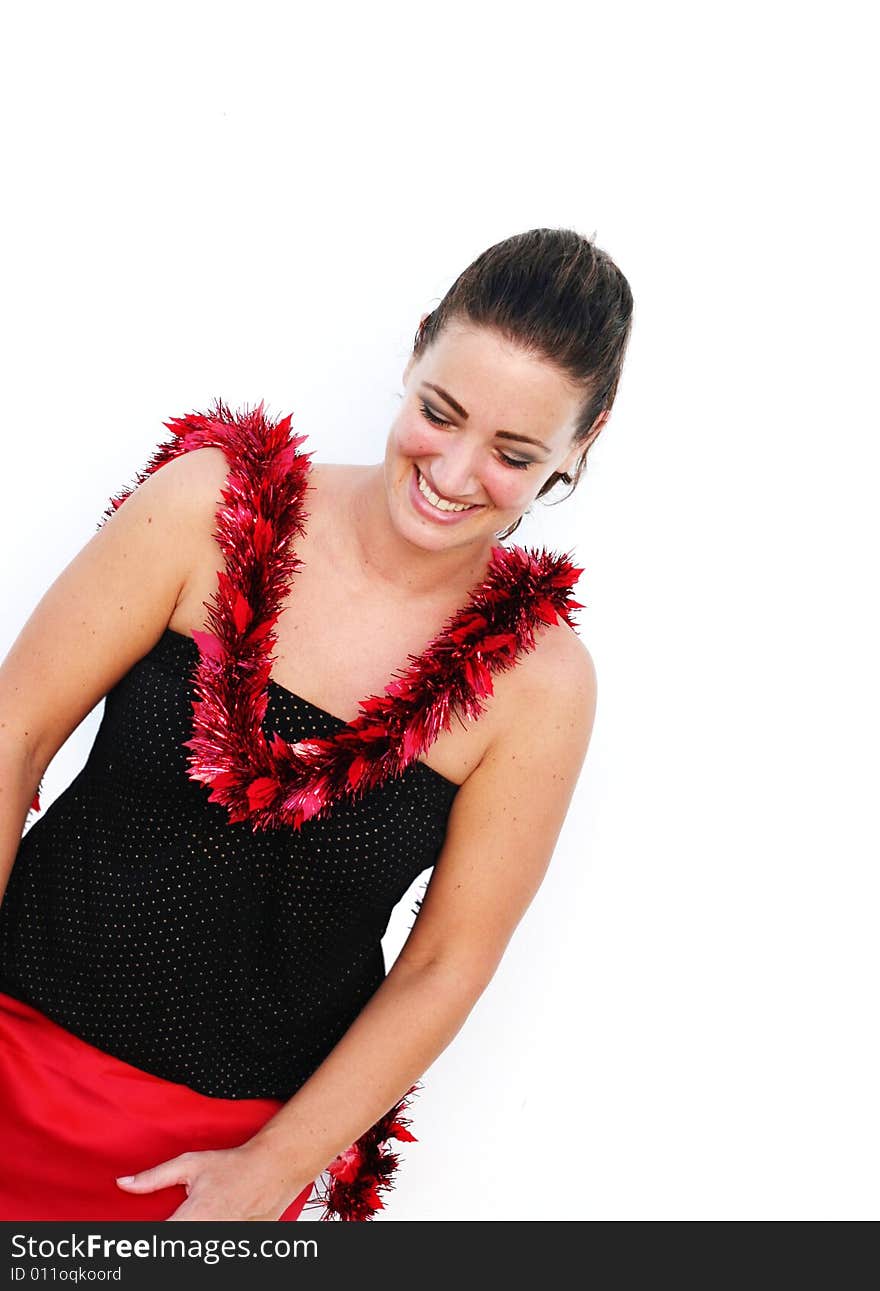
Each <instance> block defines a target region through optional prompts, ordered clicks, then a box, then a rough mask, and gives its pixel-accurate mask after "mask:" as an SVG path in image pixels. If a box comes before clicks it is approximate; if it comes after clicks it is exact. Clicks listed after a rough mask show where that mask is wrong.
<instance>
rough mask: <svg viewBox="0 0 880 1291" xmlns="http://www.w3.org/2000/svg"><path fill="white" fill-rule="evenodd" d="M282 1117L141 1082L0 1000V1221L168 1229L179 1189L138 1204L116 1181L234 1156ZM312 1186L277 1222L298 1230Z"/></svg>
mask: <svg viewBox="0 0 880 1291" xmlns="http://www.w3.org/2000/svg"><path fill="white" fill-rule="evenodd" d="M283 1106H284V1104H283V1102H281V1101H279V1100H277V1099H273V1098H210V1097H208V1096H207V1095H205V1094H199V1093H197V1092H196V1091H195V1090H194V1089H189V1088H187V1086H186V1085H178V1084H175V1083H174V1082H172V1081H168V1080H162V1079H161V1078H160V1077H158V1076H151V1075H150V1074H149V1073H148V1072H145V1071H141V1070H140V1069H139V1068H137V1067H131V1066H129V1064H128V1063H127V1062H122V1061H121V1060H120V1059H118V1058H113V1057H111V1056H110V1055H109V1054H106V1053H103V1052H102V1051H101V1050H100V1049H96V1048H94V1047H93V1046H92V1045H90V1044H87V1043H86V1042H85V1041H84V1040H80V1039H79V1037H78V1036H75V1035H72V1034H71V1033H70V1032H69V1031H66V1030H64V1028H63V1027H60V1026H58V1025H57V1024H56V1023H55V1022H52V1021H51V1020H50V1019H49V1018H47V1017H45V1015H44V1014H42V1013H40V1012H38V1011H37V1010H36V1009H33V1008H31V1007H30V1005H28V1004H23V1003H21V1001H19V1000H16V999H13V998H12V997H11V996H10V995H6V994H4V993H3V992H2V991H0V1144H2V1150H0V1219H20V1220H45V1219H55V1220H138V1219H141V1220H161V1219H167V1218H168V1217H169V1215H172V1214H173V1213H174V1211H175V1210H176V1209H177V1208H178V1206H179V1205H180V1204H181V1203H182V1202H183V1201H184V1200H185V1199H186V1189H185V1188H184V1187H183V1185H182V1184H175V1185H173V1186H172V1187H170V1188H161V1189H159V1191H158V1192H149V1193H141V1194H136V1193H130V1192H124V1191H123V1190H122V1189H121V1188H120V1187H118V1186H117V1184H116V1179H117V1178H118V1177H119V1176H121V1175H126V1174H137V1173H138V1172H139V1171H141V1170H147V1169H149V1168H150V1167H151V1166H155V1165H160V1164H161V1162H163V1161H167V1160H169V1159H170V1158H171V1157H176V1156H179V1155H180V1154H181V1153H182V1152H199V1151H207V1150H211V1149H218V1148H232V1147H238V1146H239V1144H241V1143H243V1142H245V1141H246V1140H247V1139H249V1138H250V1137H251V1136H252V1135H253V1134H255V1133H256V1131H257V1130H258V1129H259V1128H260V1127H261V1126H262V1125H264V1124H265V1123H266V1121H267V1120H269V1119H270V1117H272V1116H274V1115H275V1113H276V1112H277V1111H278V1110H279V1108H281V1107H283ZM312 1186H313V1185H312V1184H309V1185H308V1187H306V1188H304V1189H303V1191H302V1192H301V1193H300V1194H299V1196H298V1197H296V1198H295V1200H294V1201H292V1202H291V1204H290V1205H289V1206H288V1208H287V1210H285V1212H284V1214H283V1215H282V1216H281V1218H282V1219H283V1220H292V1219H297V1218H298V1216H299V1214H300V1212H301V1211H302V1209H303V1206H304V1205H305V1204H306V1202H307V1201H308V1198H309V1194H310V1193H311V1190H312Z"/></svg>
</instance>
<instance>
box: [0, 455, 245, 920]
mask: <svg viewBox="0 0 880 1291" xmlns="http://www.w3.org/2000/svg"><path fill="white" fill-rule="evenodd" d="M228 471H229V466H228V463H227V461H226V458H225V455H224V453H223V451H222V449H220V448H199V449H193V450H190V451H189V452H185V453H182V454H181V455H180V456H179V457H175V458H172V459H171V461H169V462H166V463H165V465H164V466H162V467H161V468H160V469H159V470H157V471H155V472H154V473H153V474H151V475H149V476H148V477H147V479H146V480H144V482H143V483H142V484H140V485H139V486H138V487H137V488H136V489H135V490H134V492H133V493H131V494H130V495H129V496H128V498H127V499H126V501H125V502H124V503H123V505H122V506H120V507H119V508H118V509H117V510H116V511H115V512H114V514H113V515H112V516H110V518H109V519H107V520H105V521H104V523H103V525H102V526H101V528H100V529H98V531H97V532H96V533H95V535H94V536H93V537H92V538H91V539H90V540H89V542H87V543H86V545H85V547H83V548H82V550H81V551H80V552H79V553H78V554H77V555H76V556H75V557H74V559H73V560H72V561H71V562H70V564H69V565H68V566H67V567H66V568H65V569H64V570H62V572H61V573H60V574H59V576H58V578H56V580H55V582H54V583H52V585H51V587H49V589H48V591H47V592H46V593H45V595H44V596H43V597H42V599H41V600H40V601H39V603H38V604H37V606H36V608H35V609H34V611H33V613H32V614H31V616H30V617H29V618H28V620H27V622H26V623H25V625H24V627H23V628H22V630H21V632H20V633H19V635H18V637H17V638H16V639H15V641H14V642H13V644H12V646H11V648H10V650H9V652H8V654H7V655H6V658H5V659H4V661H3V663H2V664H0V900H2V897H3V893H4V892H5V891H6V884H7V882H8V880H9V874H10V871H11V869H12V865H13V862H14V860H15V856H16V854H17V852H18V847H19V843H20V841H21V835H22V830H23V829H24V826H25V822H26V820H27V813H28V810H29V808H30V805H31V802H32V801H33V797H34V794H35V793H36V791H37V788H38V786H39V783H40V780H41V779H42V777H43V774H44V772H45V770H46V767H47V766H48V765H49V763H50V762H51V760H52V758H53V757H54V756H55V754H56V753H57V752H58V750H59V748H60V747H61V745H62V744H63V743H64V742H65V740H66V739H67V738H68V736H69V735H70V734H71V733H72V732H73V731H74V730H75V729H76V727H77V726H78V725H79V724H80V722H81V721H82V720H83V718H84V717H86V716H87V714H88V713H90V712H91V711H92V709H93V708H94V707H95V705H96V704H97V703H99V701H100V700H101V699H103V697H104V696H105V695H106V694H107V692H108V691H110V690H112V688H113V687H114V686H115V685H116V683H117V682H118V681H119V680H120V678H122V677H123V676H125V674H126V673H127V672H128V671H129V669H130V668H132V667H133V666H134V664H135V663H136V662H137V661H138V659H141V658H143V656H144V655H145V654H147V653H148V652H149V651H150V650H151V649H152V648H153V646H154V645H155V644H156V642H157V641H158V640H159V637H160V636H161V635H162V633H163V632H164V630H165V628H166V627H167V626H168V623H169V621H170V619H171V616H172V614H173V613H174V609H175V606H176V605H177V604H178V601H179V599H180V596H181V594H182V592H183V590H184V588H185V587H186V585H187V580H188V578H189V576H190V574H191V573H192V571H193V569H194V568H195V567H196V565H197V563H198V561H199V559H200V558H204V555H205V552H206V546H205V544H206V543H210V542H212V541H213V542H214V548H215V551H216V552H217V553H218V556H217V560H218V568H219V567H220V561H221V559H222V558H221V557H220V555H219V550H220V549H219V547H218V546H217V544H216V541H215V540H213V539H212V534H213V530H214V527H215V518H216V511H217V507H218V506H219V505H220V502H221V490H222V488H223V485H224V483H225V480H226V477H227V474H228Z"/></svg>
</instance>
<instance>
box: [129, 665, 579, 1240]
mask: <svg viewBox="0 0 880 1291" xmlns="http://www.w3.org/2000/svg"><path fill="white" fill-rule="evenodd" d="M554 662H555V664H556V665H557V666H558V669H559V670H558V671H556V675H553V672H554V670H553V669H550V670H548V669H546V668H545V669H544V670H543V671H542V672H541V673H540V675H537V674H536V675H535V677H533V679H532V680H531V681H530V683H529V685H528V686H526V687H524V688H523V689H522V691H521V694H520V696H519V699H518V703H517V709H518V716H517V717H516V719H515V720H514V722H513V724H512V725H513V728H514V729H512V730H511V731H510V733H509V735H508V736H507V737H506V738H501V739H499V740H498V741H496V743H495V744H494V745H493V747H492V748H490V750H489V751H488V752H487V754H486V755H485V757H484V758H483V760H482V762H481V763H480V765H479V767H477V769H476V770H475V771H474V772H473V773H472V774H471V775H470V776H469V777H468V779H467V781H466V782H465V784H464V785H463V786H462V788H461V789H460V790H459V792H458V794H457V795H456V798H455V802H454V805H453V810H452V812H451V813H450V819H449V824H448V828H447V834H446V840H445V843H444V846H443V849H442V852H441V855H440V858H439V859H438V862H437V864H436V866H435V869H434V873H433V875H432V878H431V882H430V884H429V887H428V891H427V893H426V896H425V899H424V902H423V903H422V907H421V910H420V912H419V917H418V919H417V920H416V923H415V926H414V928H413V930H412V932H411V933H410V935H409V937H408V939H407V941H406V944H405V946H404V948H403V950H402V951H401V953H400V955H399V956H398V959H397V961H396V963H395V964H394V965H393V967H392V969H391V971H390V972H389V973H388V976H387V977H386V979H385V981H384V982H383V983H382V985H381V986H380V987H379V989H378V990H377V991H376V992H375V994H374V995H373V996H372V998H371V999H370V1000H369V1002H368V1003H367V1005H366V1006H365V1007H364V1009H363V1010H362V1011H361V1013H360V1014H359V1015H358V1017H357V1018H356V1019H355V1021H354V1023H353V1024H352V1025H351V1026H350V1027H349V1029H348V1030H347V1031H346V1033H345V1035H344V1036H343V1037H342V1039H341V1040H340V1041H339V1043H338V1044H337V1045H336V1046H335V1047H334V1049H333V1050H332V1051H331V1053H330V1054H329V1055H328V1056H327V1058H326V1059H325V1060H324V1062H323V1063H322V1064H321V1065H320V1067H318V1069H317V1070H316V1071H315V1072H314V1073H313V1074H312V1076H311V1077H310V1078H309V1079H308V1080H307V1081H306V1082H305V1083H304V1084H303V1085H302V1086H301V1087H300V1089H299V1090H297V1092H296V1094H294V1096H293V1097H292V1098H291V1099H290V1100H289V1101H288V1102H287V1103H285V1105H284V1106H283V1107H282V1108H281V1109H280V1110H279V1111H278V1112H277V1113H276V1114H275V1115H274V1116H273V1117H272V1118H271V1120H269V1121H267V1123H266V1124H265V1125H264V1126H263V1127H262V1128H261V1129H260V1130H259V1131H258V1133H257V1134H256V1135H255V1136H254V1137H253V1138H252V1139H250V1140H249V1141H248V1142H247V1143H245V1144H243V1145H242V1147H241V1148H238V1149H234V1150H233V1151H232V1152H231V1153H230V1152H209V1153H199V1152H193V1153H185V1154H184V1155H183V1156H182V1157H177V1158H174V1160H173V1161H170V1162H164V1163H162V1164H161V1165H158V1166H155V1167H153V1168H152V1169H150V1170H145V1171H142V1172H140V1174H138V1175H136V1176H134V1177H133V1182H132V1183H127V1184H125V1185H123V1186H125V1187H130V1188H131V1189H132V1190H133V1191H153V1190H155V1189H157V1188H162V1187H168V1186H170V1185H171V1184H173V1183H185V1184H187V1188H188V1192H189V1195H188V1197H187V1200H186V1201H185V1202H184V1203H183V1204H182V1205H181V1206H180V1207H179V1208H178V1210H177V1211H176V1212H175V1214H174V1215H173V1216H172V1219H222V1218H262V1219H266V1218H274V1219H277V1218H278V1216H279V1215H280V1214H281V1213H283V1211H284V1209H286V1207H287V1206H288V1205H289V1204H290V1202H291V1201H292V1200H293V1198H294V1197H296V1196H297V1195H298V1193H299V1192H301V1191H302V1189H303V1188H304V1187H305V1186H306V1185H307V1184H308V1183H309V1182H311V1180H312V1179H314V1178H315V1177H317V1175H319V1174H320V1173H321V1171H322V1170H324V1169H325V1168H326V1166H327V1165H328V1164H329V1162H330V1161H332V1160H333V1158H334V1157H335V1156H336V1155H338V1153H340V1152H342V1151H344V1150H345V1149H346V1148H347V1147H348V1146H349V1145H350V1144H352V1143H354V1142H355V1141H356V1140H357V1139H358V1138H359V1137H360V1135H361V1134H363V1133H364V1132H365V1131H366V1130H368V1129H369V1128H370V1127H371V1126H372V1125H374V1124H375V1122H376V1121H377V1120H378V1119H379V1118H380V1117H381V1116H383V1115H384V1114H385V1113H386V1112H387V1111H388V1110H389V1109H390V1108H391V1107H393V1106H394V1104H395V1103H396V1102H397V1101H398V1099H400V1098H401V1097H402V1096H403V1095H404V1094H405V1093H406V1092H407V1090H408V1089H409V1088H410V1086H411V1085H412V1084H413V1083H414V1082H415V1081H416V1080H417V1079H418V1078H419V1077H420V1076H421V1075H422V1074H423V1073H424V1071H425V1070H426V1069H427V1068H428V1067H429V1066H430V1065H431V1063H432V1062H433V1061H434V1060H435V1059H436V1058H437V1057H438V1056H439V1054H440V1053H442V1051H443V1050H444V1049H445V1048H446V1047H447V1045H448V1044H449V1042H450V1041H451V1040H452V1039H453V1037H454V1036H455V1035H456V1033H457V1032H458V1031H459V1029H460V1028H461V1026H462V1025H463V1023H464V1022H465V1020H466V1018H467V1016H468V1014H469V1013H470V1011H471V1009H472V1008H473V1006H474V1004H475V1003H476V1001H477V1000H478V999H479V997H480V995H481V994H482V993H483V991H484V990H485V988H486V986H487V984H488V983H489V981H490V980H491V978H492V976H493V974H494V972H495V969H496V967H497V965H498V963H499V961H500V959H501V957H502V955H503V953H504V949H505V947H506V945H507V943H508V941H509V939H510V937H511V935H512V933H513V931H514V929H515V928H516V925H517V924H518V922H519V920H520V919H521V917H522V915H523V914H524V912H525V910H526V909H527V907H528V905H529V904H530V902H531V900H532V897H533V896H534V894H535V892H536V891H537V889H538V887H539V886H540V883H541V880H542V878H543V876H544V873H545V871H546V869H547V866H548V864H549V861H550V857H551V855H552V853H553V849H554V847H555V845H556V840H557V837H558V835H559V830H560V828H561V826H562V822H563V820H564V818H565V815H566V812H567V810H568V806H569V802H570V800H571V795H572V793H573V791H574V787H575V784H576V782H577V778H578V774H579V772H580V768H581V765H582V763H583V760H584V757H585V754H586V750H587V746H588V743H589V739H590V735H591V731H592V725H593V718H594V712H595V703H596V683H595V671H594V669H593V664H592V659H591V658H590V656H589V654H588V653H587V651H586V650H584V648H583V646H581V645H580V643H579V642H577V643H576V650H574V651H573V650H572V649H571V647H570V646H568V647H566V650H565V652H564V664H560V659H559V657H558V656H557V657H556V658H555V660H554ZM536 713H537V714H538V715H539V717H538V719H537V720H536V719H535V714H536Z"/></svg>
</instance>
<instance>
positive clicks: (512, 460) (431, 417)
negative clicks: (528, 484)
mask: <svg viewBox="0 0 880 1291" xmlns="http://www.w3.org/2000/svg"><path fill="white" fill-rule="evenodd" d="M419 407H420V408H421V410H422V416H423V417H424V418H425V420H426V421H429V422H430V423H431V425H432V426H450V425H451V424H452V423H451V422H449V421H446V420H445V419H444V418H443V417H438V415H437V413H436V412H435V411H434V409H433V408H432V407H431V406H430V404H427V403H425V401H424V399H420V400H419ZM498 456H499V457H500V458H501V461H502V462H504V463H505V465H506V466H512V467H514V468H515V469H516V470H518V471H524V470H525V469H526V467H528V466H534V462H533V461H532V460H531V458H521V457H508V456H507V454H506V453H502V452H501V450H500V449H499V450H498Z"/></svg>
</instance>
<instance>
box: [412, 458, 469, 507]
mask: <svg viewBox="0 0 880 1291" xmlns="http://www.w3.org/2000/svg"><path fill="white" fill-rule="evenodd" d="M413 465H414V466H415V463H413ZM415 470H416V482H417V484H418V486H419V492H420V493H421V495H422V497H423V498H425V499H426V501H428V502H430V504H431V506H432V507H434V508H435V510H437V511H476V510H477V509H478V507H479V505H480V504H479V503H477V502H472V503H466V502H450V501H448V499H447V498H441V497H440V495H439V493H435V492H434V490H433V489H432V488H431V486H430V485H429V484H428V482H427V480H426V479H425V477H424V475H422V472H421V471H420V470H419V468H418V466H416V468H415Z"/></svg>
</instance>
